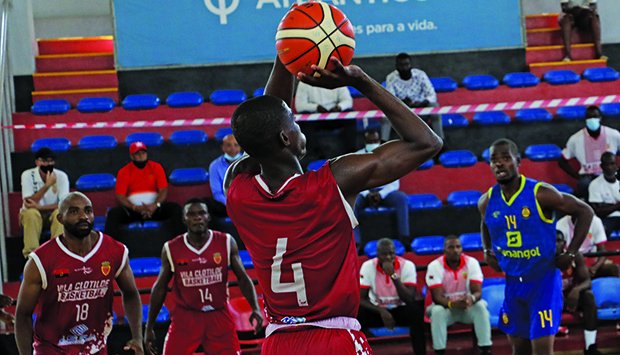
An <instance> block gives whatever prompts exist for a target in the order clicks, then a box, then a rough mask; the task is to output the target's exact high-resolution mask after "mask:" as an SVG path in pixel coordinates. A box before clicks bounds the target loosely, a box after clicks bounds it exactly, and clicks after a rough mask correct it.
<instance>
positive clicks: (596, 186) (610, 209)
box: [588, 152, 620, 235]
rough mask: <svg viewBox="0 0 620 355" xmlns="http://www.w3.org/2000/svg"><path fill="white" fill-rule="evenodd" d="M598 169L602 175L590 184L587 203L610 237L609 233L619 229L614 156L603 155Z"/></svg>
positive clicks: (619, 200) (619, 204)
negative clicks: (601, 221)
mask: <svg viewBox="0 0 620 355" xmlns="http://www.w3.org/2000/svg"><path fill="white" fill-rule="evenodd" d="M600 167H601V170H602V171H603V174H601V176H599V177H597V178H596V179H594V180H592V182H591V183H590V186H589V187H588V191H589V199H588V202H589V203H590V204H591V205H592V208H593V209H594V212H595V213H596V215H597V216H599V217H600V218H601V219H602V220H603V225H604V226H605V232H606V233H607V235H611V232H613V231H615V230H618V229H620V182H618V164H617V162H616V155H615V154H614V153H611V152H605V153H603V155H602V156H601V165H600Z"/></svg>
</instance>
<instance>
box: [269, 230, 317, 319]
mask: <svg viewBox="0 0 620 355" xmlns="http://www.w3.org/2000/svg"><path fill="white" fill-rule="evenodd" d="M287 243H288V238H278V242H277V244H276V255H274V256H273V264H271V290H272V291H273V292H274V293H288V292H295V293H296V294H297V304H299V307H308V298H307V297H306V282H305V281H304V271H303V269H302V268H301V263H293V264H291V268H292V269H293V282H280V277H281V276H282V270H281V267H282V259H283V257H284V254H285V253H286V244H287Z"/></svg>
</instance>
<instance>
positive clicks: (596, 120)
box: [586, 117, 601, 132]
mask: <svg viewBox="0 0 620 355" xmlns="http://www.w3.org/2000/svg"><path fill="white" fill-rule="evenodd" d="M586 127H587V128H588V130H589V131H591V132H595V131H598V129H599V128H601V118H600V117H590V118H586Z"/></svg>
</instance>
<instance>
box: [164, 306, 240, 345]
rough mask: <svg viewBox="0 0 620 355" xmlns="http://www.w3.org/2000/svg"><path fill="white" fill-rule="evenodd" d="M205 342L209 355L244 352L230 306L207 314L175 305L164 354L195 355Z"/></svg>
mask: <svg viewBox="0 0 620 355" xmlns="http://www.w3.org/2000/svg"><path fill="white" fill-rule="evenodd" d="M201 344H202V348H203V349H204V353H205V354H214V355H215V354H218V355H220V354H221V355H230V354H241V351H240V348H239V340H238V339H237V330H236V329H235V324H234V323H233V320H232V317H231V316H230V313H229V312H228V309H226V308H223V309H220V310H217V311H211V312H204V313H203V312H196V311H188V310H186V309H183V308H181V307H177V308H175V310H174V312H173V314H172V322H171V323H170V327H169V328H168V334H167V335H166V340H165V341H164V353H163V354H164V355H181V354H193V353H194V352H195V351H196V349H197V348H198V346H199V345H201Z"/></svg>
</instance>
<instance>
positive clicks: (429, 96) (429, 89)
mask: <svg viewBox="0 0 620 355" xmlns="http://www.w3.org/2000/svg"><path fill="white" fill-rule="evenodd" d="M420 86H421V90H422V95H423V96H424V98H425V99H426V100H428V102H430V103H436V102H437V94H436V93H435V88H434V87H433V84H432V83H431V79H429V77H428V75H426V73H425V72H423V71H420Z"/></svg>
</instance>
